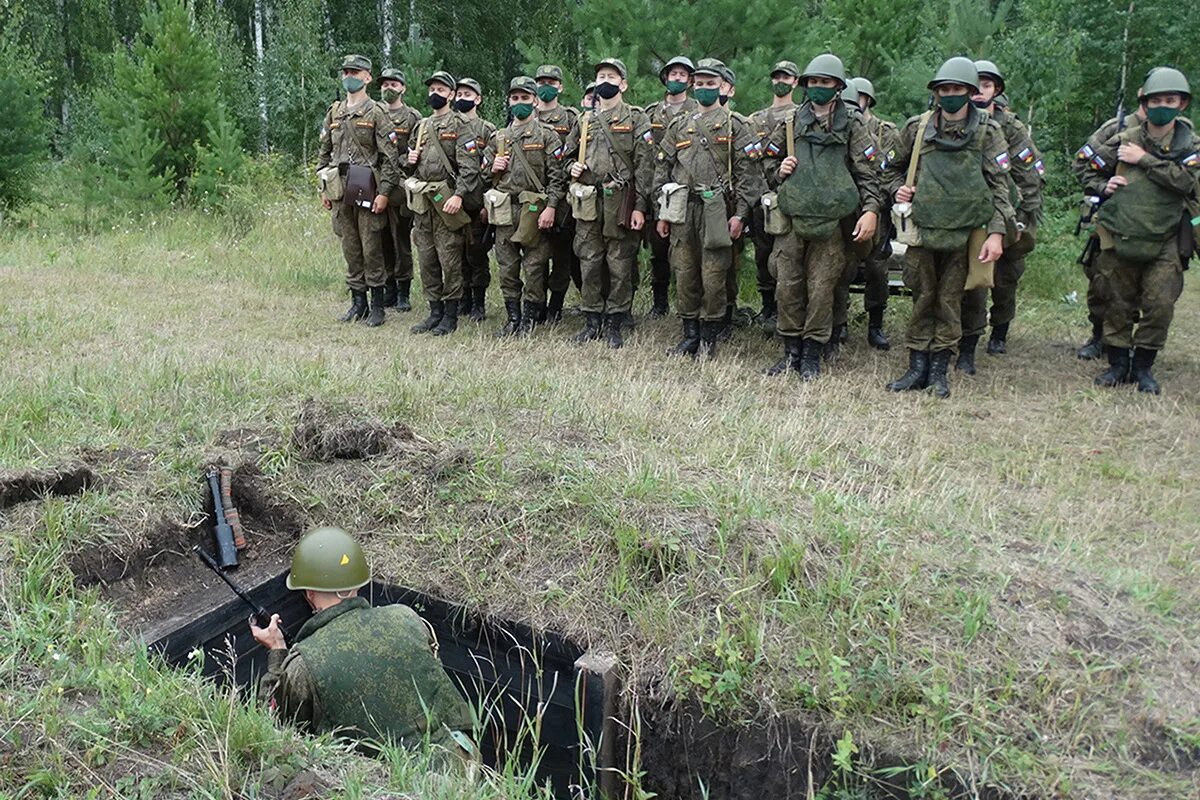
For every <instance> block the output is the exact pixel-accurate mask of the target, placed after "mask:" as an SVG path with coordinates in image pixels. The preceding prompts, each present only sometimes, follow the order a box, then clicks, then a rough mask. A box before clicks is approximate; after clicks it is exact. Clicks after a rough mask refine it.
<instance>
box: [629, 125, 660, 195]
mask: <svg viewBox="0 0 1200 800" xmlns="http://www.w3.org/2000/svg"><path fill="white" fill-rule="evenodd" d="M632 113H633V170H634V189H635V191H636V192H637V198H636V199H635V202H634V209H635V210H637V211H641V212H642V213H643V214H649V213H650V190H651V188H652V187H653V185H654V161H655V159H654V156H655V153H656V151H657V148H656V147H655V146H654V133H653V132H652V131H651V129H650V118H649V117H647V116H646V114H645V113H644V112H642V111H638V110H636V109H635V110H633V111H632Z"/></svg>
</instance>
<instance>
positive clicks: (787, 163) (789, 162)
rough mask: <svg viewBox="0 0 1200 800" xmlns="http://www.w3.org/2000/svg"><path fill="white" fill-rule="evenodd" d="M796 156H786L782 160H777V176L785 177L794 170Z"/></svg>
mask: <svg viewBox="0 0 1200 800" xmlns="http://www.w3.org/2000/svg"><path fill="white" fill-rule="evenodd" d="M796 163H797V162H796V157H795V156H788V157H787V158H785V159H784V160H783V161H781V162H779V177H781V178H786V177H787V176H788V175H791V174H792V173H793V172H795V171H796Z"/></svg>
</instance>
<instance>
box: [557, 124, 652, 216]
mask: <svg viewBox="0 0 1200 800" xmlns="http://www.w3.org/2000/svg"><path fill="white" fill-rule="evenodd" d="M587 119H588V120H589V122H588V123H587V125H588V134H587V153H586V156H587V160H586V162H585V163H586V164H587V169H585V170H584V171H583V174H582V175H580V176H579V181H580V182H581V183H585V184H592V185H595V186H603V185H605V184H628V183H632V184H633V187H634V191H635V192H636V195H637V196H636V199H635V204H634V208H635V209H636V210H637V211H641V212H642V213H643V214H645V213H647V211H648V210H649V208H650V189H651V185H652V184H653V183H654V135H653V134H652V133H651V132H650V119H649V118H648V117H647V116H646V115H645V113H644V112H642V111H641V109H638V108H634V107H633V106H630V105H628V104H627V103H625V102H623V101H622V102H620V103H618V104H617V105H615V106H613V107H612V108H610V109H607V110H604V109H601V108H597V109H596V110H595V111H590V112H588V113H587ZM583 124H584V123H583V121H582V120H581V121H580V126H579V127H578V128H577V129H575V130H574V131H573V132H572V133H571V135H570V136H569V137H568V138H567V146H566V150H565V152H567V153H575V154H578V153H579V146H580V142H581V138H582V136H583ZM601 126H604V128H605V130H606V131H607V134H606V133H605V132H604V131H602V130H600V127H601ZM610 139H611V142H612V144H611V145H610V144H609V140H610ZM568 174H570V172H569V167H568Z"/></svg>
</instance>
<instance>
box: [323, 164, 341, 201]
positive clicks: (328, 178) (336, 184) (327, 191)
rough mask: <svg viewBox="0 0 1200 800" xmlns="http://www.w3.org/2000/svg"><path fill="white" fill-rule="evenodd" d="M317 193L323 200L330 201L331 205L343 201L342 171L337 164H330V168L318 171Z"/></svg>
mask: <svg viewBox="0 0 1200 800" xmlns="http://www.w3.org/2000/svg"><path fill="white" fill-rule="evenodd" d="M317 191H318V192H319V193H320V195H321V199H322V200H328V201H330V202H331V203H336V202H337V201H338V200H341V199H342V195H343V193H344V187H343V185H342V173H341V169H340V168H339V167H338V165H337V164H330V165H329V166H328V167H324V168H322V169H319V170H317Z"/></svg>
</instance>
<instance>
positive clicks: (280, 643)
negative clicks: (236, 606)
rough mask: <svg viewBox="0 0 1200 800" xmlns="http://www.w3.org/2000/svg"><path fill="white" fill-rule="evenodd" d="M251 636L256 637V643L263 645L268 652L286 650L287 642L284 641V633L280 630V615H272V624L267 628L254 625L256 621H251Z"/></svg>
mask: <svg viewBox="0 0 1200 800" xmlns="http://www.w3.org/2000/svg"><path fill="white" fill-rule="evenodd" d="M250 635H251V636H253V637H254V641H256V642H258V643H259V644H261V645H262V646H263V647H265V648H267V649H268V650H286V649H287V642H286V641H284V638H283V631H282V630H280V628H279V615H278V614H272V615H271V623H270V624H269V625H267V627H265V628H260V627H258V625H256V624H254V619H253V618H251V619H250Z"/></svg>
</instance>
